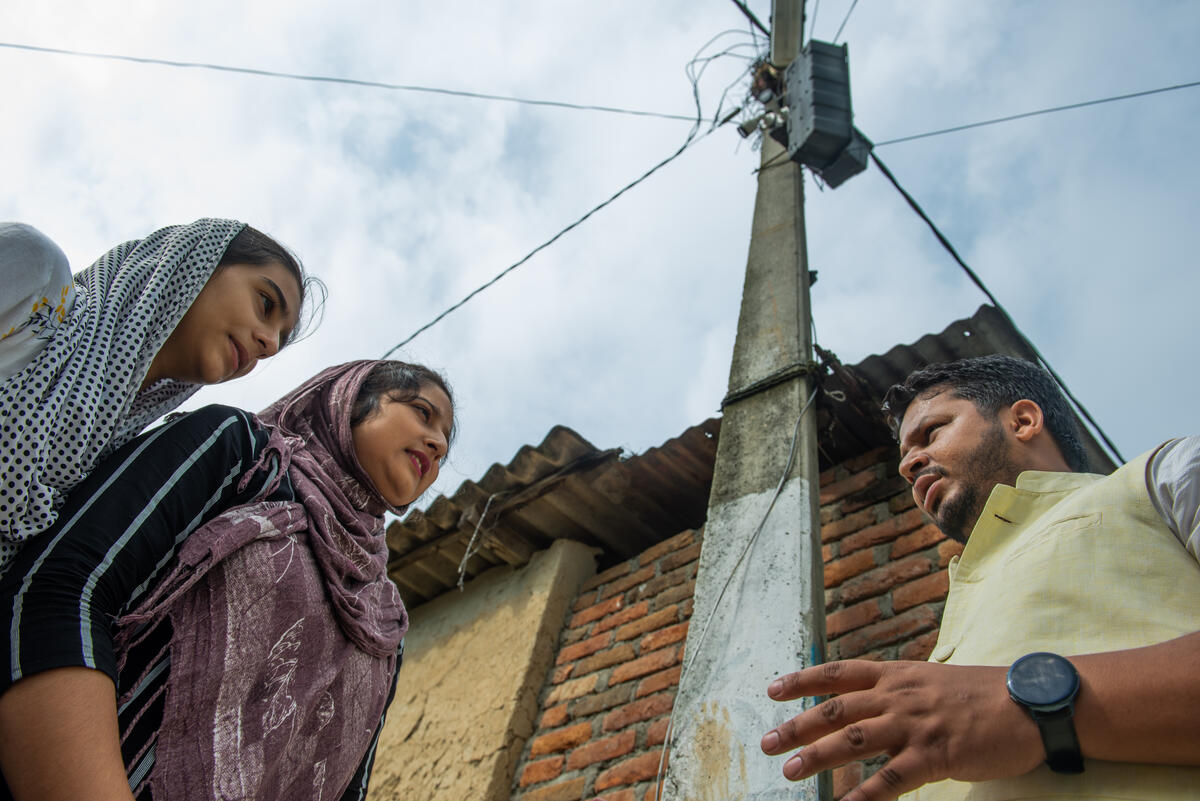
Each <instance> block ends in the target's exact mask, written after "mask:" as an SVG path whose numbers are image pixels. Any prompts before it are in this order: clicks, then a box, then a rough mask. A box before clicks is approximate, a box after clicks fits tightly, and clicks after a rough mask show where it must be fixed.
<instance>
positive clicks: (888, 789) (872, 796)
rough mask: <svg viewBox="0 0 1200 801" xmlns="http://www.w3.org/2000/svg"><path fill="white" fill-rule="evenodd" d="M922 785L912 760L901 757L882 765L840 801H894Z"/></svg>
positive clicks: (922, 781) (922, 782)
mask: <svg viewBox="0 0 1200 801" xmlns="http://www.w3.org/2000/svg"><path fill="white" fill-rule="evenodd" d="M924 783H925V780H924V779H922V778H919V769H918V768H917V766H916V765H915V764H914V763H913V760H911V759H905V757H904V756H903V755H901V756H900V757H897V758H895V759H890V760H888V761H887V762H886V763H884V765H883V767H881V768H880V769H879V770H877V771H875V772H874V773H873V774H871V775H870V776H869V777H867V780H866V781H864V782H863V783H862V784H860V785H859V786H858V787H855V788H854V789H853V790H851V791H850V792H848V793H846V794H845V795H844V796H842V801H896V799H897V798H899V797H900V796H902V795H904V794H905V793H907V792H910V791H912V790H915V789H917V788H918V787H920V786H921V785H922V784H924Z"/></svg>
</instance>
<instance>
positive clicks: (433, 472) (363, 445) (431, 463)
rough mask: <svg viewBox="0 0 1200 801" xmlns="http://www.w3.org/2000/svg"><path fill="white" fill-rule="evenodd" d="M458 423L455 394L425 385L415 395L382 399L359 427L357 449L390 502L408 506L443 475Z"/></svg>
mask: <svg viewBox="0 0 1200 801" xmlns="http://www.w3.org/2000/svg"><path fill="white" fill-rule="evenodd" d="M453 427H454V411H453V409H452V408H451V405H450V398H449V397H448V396H447V395H446V393H445V392H444V391H443V390H442V389H441V387H438V386H436V385H434V384H423V385H422V386H421V389H420V390H419V391H418V393H417V395H416V397H414V398H412V399H410V400H405V401H396V400H391V399H390V398H387V397H384V398H383V399H381V401H380V405H379V408H378V409H376V410H375V413H374V414H372V415H371V416H369V417H367V418H366V419H365V420H363V421H362V422H361V423H359V424H358V425H357V426H355V427H354V430H353V431H352V434H353V437H354V451H355V453H356V454H357V456H358V463H359V464H360V465H362V469H363V470H365V471H366V473H367V475H368V476H370V477H371V481H373V482H374V483H375V488H376V489H377V490H379V493H380V494H381V495H382V496H383V497H384V498H385V499H386V500H387V502H388V503H390V504H391V505H392V506H406V505H408V504H410V503H412V502H413V501H415V500H416V499H417V498H419V497H420V496H421V493H423V492H425V490H427V489H429V485H430V484H432V483H433V482H434V479H436V478H437V475H438V470H439V469H440V468H441V461H442V459H443V458H444V457H445V456H446V449H447V447H448V443H449V441H450V432H451V431H452V430H453Z"/></svg>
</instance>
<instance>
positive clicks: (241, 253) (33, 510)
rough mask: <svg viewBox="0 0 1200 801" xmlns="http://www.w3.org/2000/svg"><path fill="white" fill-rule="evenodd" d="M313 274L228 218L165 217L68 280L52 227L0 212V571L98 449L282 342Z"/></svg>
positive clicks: (45, 522) (52, 513) (53, 511)
mask: <svg viewBox="0 0 1200 801" xmlns="http://www.w3.org/2000/svg"><path fill="white" fill-rule="evenodd" d="M308 283H309V279H306V277H305V276H304V273H303V270H302V268H301V266H300V263H299V262H298V261H297V260H296V258H295V257H294V256H293V255H292V254H291V253H289V252H288V251H287V249H286V248H284V247H283V246H281V245H279V244H278V243H277V242H275V241H274V240H272V239H271V238H270V237H267V236H266V235H264V234H262V233H261V232H259V231H257V230H255V229H253V228H251V227H249V226H247V225H245V224H244V223H240V222H236V221H233V220H216V219H203V220H198V221H196V222H194V223H192V224H191V225H180V226H172V227H169V228H163V229H161V230H159V231H155V232H154V233H152V234H150V235H149V236H147V237H146V238H145V239H141V240H137V241H133V242H126V243H125V244H123V245H119V246H117V247H115V248H113V249H112V250H110V251H109V252H108V253H106V254H104V255H103V256H101V257H100V259H99V260H97V261H96V263H95V264H93V265H92V266H90V267H88V268H87V269H86V270H84V271H83V272H81V273H79V275H77V276H75V277H74V279H73V280H72V278H71V275H70V269H69V267H68V265H67V260H66V256H64V255H63V254H62V251H61V250H59V249H58V247H57V246H56V245H54V243H53V242H51V241H50V240H49V239H47V238H46V237H45V236H44V235H42V234H41V233H40V232H38V231H37V230H36V229H33V228H31V227H30V226H27V225H20V224H14V223H6V224H3V225H0V409H3V410H4V420H3V425H2V426H0V573H3V571H4V570H5V569H6V565H7V563H8V561H9V560H10V559H11V558H12V557H13V555H14V554H15V553H16V552H17V550H18V549H19V546H20V544H21V542H22V541H24V540H26V539H28V538H29V537H30V536H33V535H34V534H36V533H38V532H39V531H42V530H44V529H45V528H46V527H48V526H49V525H50V524H51V523H53V522H54V520H55V518H56V517H57V514H58V508H59V507H60V506H61V504H62V502H63V499H64V497H65V496H66V494H67V493H68V492H70V490H71V488H72V487H74V486H75V485H76V484H78V483H79V482H80V481H81V480H83V478H84V477H85V476H86V475H87V474H88V473H89V472H91V471H92V469H93V468H94V467H95V466H96V464H97V462H98V461H99V460H100V459H101V458H103V457H104V456H106V455H107V454H108V453H110V452H112V450H114V449H115V448H117V447H119V446H120V445H121V444H122V443H124V442H126V441H128V440H129V439H131V438H132V437H133V436H135V435H136V434H137V433H138V432H140V431H141V430H142V429H143V428H145V427H146V426H147V425H149V424H150V423H151V422H153V421H154V420H156V419H157V418H159V417H160V416H162V415H163V414H165V413H166V412H168V411H170V410H172V409H174V408H176V407H177V406H179V404H181V403H182V402H183V401H184V400H186V399H187V398H188V397H189V396H190V395H191V394H192V393H193V392H195V391H196V390H197V389H198V388H199V386H200V385H201V384H215V383H219V382H221V381H227V380H229V379H230V378H236V377H238V376H241V375H245V374H246V373H248V372H250V370H252V369H253V368H254V366H255V364H256V363H257V362H258V360H259V359H264V358H268V357H270V356H272V355H274V354H275V353H276V352H277V351H278V350H279V349H280V348H281V347H283V346H284V345H285V344H286V343H287V341H288V338H289V336H290V335H291V331H292V330H293V329H294V328H295V327H296V324H297V320H298V318H299V314H300V307H301V305H302V304H303V302H304V295H305V290H306V288H307V286H308ZM76 293H77V294H76ZM31 310H32V311H31Z"/></svg>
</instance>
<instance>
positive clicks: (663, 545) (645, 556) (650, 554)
mask: <svg viewBox="0 0 1200 801" xmlns="http://www.w3.org/2000/svg"><path fill="white" fill-rule="evenodd" d="M695 539H696V532H695V531H692V530H690V529H689V530H688V531H683V532H680V533H679V534H676V535H675V536H674V537H671V538H670V539H667V540H663V541H662V542H660V543H658V544H657V545H651V546H650V547H649V548H647V549H646V550H644V551H642V554H641V556H639V557H638V564H639V565H642V566H643V567H644V566H645V565H648V564H650V563H651V562H653V561H654V560H655V559H657V558H659V557H660V556H663V555H664V554H668V553H670V552H671V551H674V550H677V549H679V548H686V547H687V546H689V545H691V544H692V542H694V541H695Z"/></svg>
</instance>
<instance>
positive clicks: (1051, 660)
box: [1008, 652, 1079, 706]
mask: <svg viewBox="0 0 1200 801" xmlns="http://www.w3.org/2000/svg"><path fill="white" fill-rule="evenodd" d="M1008 689H1009V692H1011V693H1012V694H1013V695H1014V696H1015V697H1016V698H1017V699H1018V700H1020V701H1021V702H1023V703H1025V704H1029V705H1030V706H1049V705H1054V704H1059V703H1062V702H1064V701H1068V700H1070V699H1071V698H1072V697H1073V696H1074V695H1075V693H1076V692H1077V691H1078V689H1079V674H1078V673H1077V672H1076V671H1075V666H1074V665H1072V664H1071V663H1070V662H1068V661H1067V660H1066V659H1064V658H1063V657H1061V656H1059V655H1058V654H1047V653H1040V652H1039V653H1033V654H1027V655H1026V656H1023V657H1021V658H1020V659H1018V660H1017V661H1016V662H1013V665H1012V667H1011V668H1009V671H1008Z"/></svg>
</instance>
